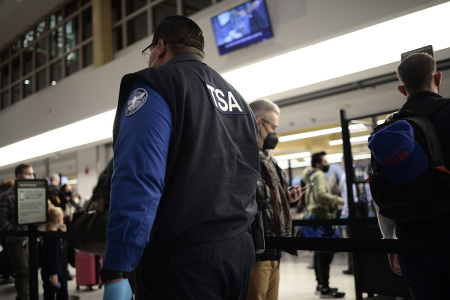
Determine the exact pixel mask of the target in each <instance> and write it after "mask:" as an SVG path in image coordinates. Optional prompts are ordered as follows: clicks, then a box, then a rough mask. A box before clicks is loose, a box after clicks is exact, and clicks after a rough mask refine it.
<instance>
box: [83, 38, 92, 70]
mask: <svg viewBox="0 0 450 300" xmlns="http://www.w3.org/2000/svg"><path fill="white" fill-rule="evenodd" d="M93 62H94V58H93V54H92V43H89V44H87V45H86V46H84V47H83V68H85V67H87V66H90V65H92V64H93Z"/></svg>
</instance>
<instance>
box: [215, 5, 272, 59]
mask: <svg viewBox="0 0 450 300" xmlns="http://www.w3.org/2000/svg"><path fill="white" fill-rule="evenodd" d="M211 23H212V27H213V31H214V36H215V38H216V44H217V47H218V48H219V53H220V54H221V55H222V54H225V53H228V52H230V51H233V50H236V49H239V48H242V47H245V46H249V45H251V44H254V43H257V42H261V41H266V39H268V38H270V37H272V36H273V33H272V27H271V24H270V19H269V13H268V11H267V6H266V2H265V1H264V0H251V1H246V2H244V3H243V4H241V5H238V6H236V7H233V8H231V9H229V10H226V11H224V12H222V13H220V14H218V15H216V16H214V17H212V18H211Z"/></svg>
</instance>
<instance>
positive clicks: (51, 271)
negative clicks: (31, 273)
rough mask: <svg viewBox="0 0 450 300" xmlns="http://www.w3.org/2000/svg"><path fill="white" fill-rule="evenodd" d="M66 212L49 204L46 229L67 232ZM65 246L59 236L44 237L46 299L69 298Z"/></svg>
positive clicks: (43, 272) (60, 299)
mask: <svg viewBox="0 0 450 300" xmlns="http://www.w3.org/2000/svg"><path fill="white" fill-rule="evenodd" d="M63 218H64V214H63V211H62V209H61V207H56V206H54V205H52V204H49V209H48V222H47V224H46V225H45V231H53V232H57V231H62V232H66V225H65V224H64V223H63ZM64 246H65V241H64V240H63V239H61V238H58V237H44V263H43V264H42V269H41V277H42V284H43V287H44V300H54V299H55V296H56V299H57V300H66V299H69V294H68V291H67V281H66V278H65V276H64V269H65V268H64V263H63V258H64Z"/></svg>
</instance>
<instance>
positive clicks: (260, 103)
mask: <svg viewBox="0 0 450 300" xmlns="http://www.w3.org/2000/svg"><path fill="white" fill-rule="evenodd" d="M249 105H250V108H251V109H252V111H253V114H254V115H255V117H260V118H265V117H266V115H267V113H268V112H271V111H274V112H275V113H276V114H277V115H280V108H279V107H278V105H276V104H275V103H273V102H272V101H270V100H269V99H258V100H254V101H252V102H250V103H249Z"/></svg>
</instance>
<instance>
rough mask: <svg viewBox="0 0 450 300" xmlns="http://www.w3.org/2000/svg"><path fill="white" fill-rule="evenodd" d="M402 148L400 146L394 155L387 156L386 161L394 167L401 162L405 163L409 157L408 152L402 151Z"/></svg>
mask: <svg viewBox="0 0 450 300" xmlns="http://www.w3.org/2000/svg"><path fill="white" fill-rule="evenodd" d="M401 149H402V146H400V147H399V148H398V149H397V150H396V151H395V152H394V154H392V155H386V156H385V157H384V159H386V162H387V163H388V164H389V165H390V166H393V165H395V164H398V163H399V162H401V161H403V160H404V159H405V158H406V157H407V156H408V151H406V150H403V151H401Z"/></svg>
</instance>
